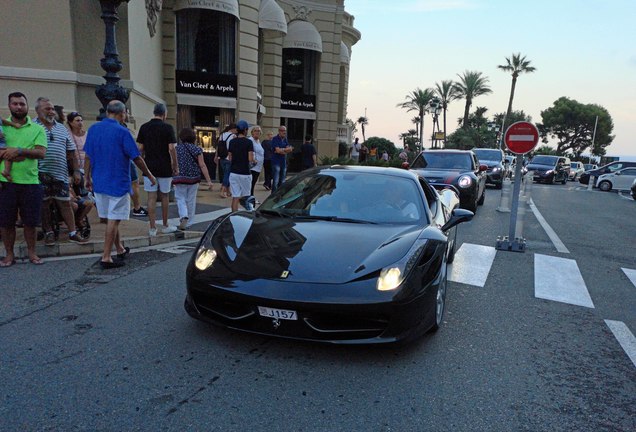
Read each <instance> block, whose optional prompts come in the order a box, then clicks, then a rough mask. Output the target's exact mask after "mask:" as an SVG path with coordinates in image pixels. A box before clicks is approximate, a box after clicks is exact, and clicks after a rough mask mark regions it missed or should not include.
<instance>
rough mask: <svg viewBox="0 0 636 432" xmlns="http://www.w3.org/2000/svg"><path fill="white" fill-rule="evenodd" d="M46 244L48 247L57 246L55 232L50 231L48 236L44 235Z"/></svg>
mask: <svg viewBox="0 0 636 432" xmlns="http://www.w3.org/2000/svg"><path fill="white" fill-rule="evenodd" d="M44 244H45V245H46V246H54V245H55V233H54V232H53V231H49V232H47V233H46V234H44Z"/></svg>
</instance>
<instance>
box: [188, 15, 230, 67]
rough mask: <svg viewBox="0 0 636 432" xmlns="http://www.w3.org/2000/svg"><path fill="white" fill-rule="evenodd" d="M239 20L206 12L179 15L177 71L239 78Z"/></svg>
mask: <svg viewBox="0 0 636 432" xmlns="http://www.w3.org/2000/svg"><path fill="white" fill-rule="evenodd" d="M235 63H236V17H234V16H233V15H231V14H227V13H223V12H218V11H213V10H206V9H183V10H180V11H178V12H177V69H179V70H184V71H192V72H204V73H206V72H207V73H211V74H224V75H236V65H235Z"/></svg>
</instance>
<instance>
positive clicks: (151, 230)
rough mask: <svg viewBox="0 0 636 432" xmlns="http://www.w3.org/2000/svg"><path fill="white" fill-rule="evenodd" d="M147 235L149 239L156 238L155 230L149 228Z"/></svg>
mask: <svg viewBox="0 0 636 432" xmlns="http://www.w3.org/2000/svg"><path fill="white" fill-rule="evenodd" d="M148 235H149V236H150V237H157V228H150V229H149V230H148Z"/></svg>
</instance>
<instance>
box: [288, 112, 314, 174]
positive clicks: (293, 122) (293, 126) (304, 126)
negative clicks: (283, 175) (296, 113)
mask: <svg viewBox="0 0 636 432" xmlns="http://www.w3.org/2000/svg"><path fill="white" fill-rule="evenodd" d="M314 123H315V121H314V120H305V119H297V118H289V117H283V118H282V119H281V124H283V125H285V126H286V127H287V141H289V144H291V145H292V146H293V147H294V151H293V152H292V154H291V155H290V156H289V157H288V158H287V171H290V172H300V171H301V168H302V165H301V159H300V146H301V145H302V144H303V141H304V139H305V135H311V136H313V135H314Z"/></svg>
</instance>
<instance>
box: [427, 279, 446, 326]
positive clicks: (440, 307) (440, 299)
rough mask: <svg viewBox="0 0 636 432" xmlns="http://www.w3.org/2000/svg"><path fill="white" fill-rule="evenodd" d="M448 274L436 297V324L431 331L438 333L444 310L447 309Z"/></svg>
mask: <svg viewBox="0 0 636 432" xmlns="http://www.w3.org/2000/svg"><path fill="white" fill-rule="evenodd" d="M447 282H448V281H447V278H446V272H444V277H443V278H442V281H441V282H440V283H439V286H438V287H437V295H436V296H435V324H434V325H433V327H432V328H431V331H437V330H439V328H440V327H441V326H442V320H443V319H444V309H445V308H446V285H447Z"/></svg>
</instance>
